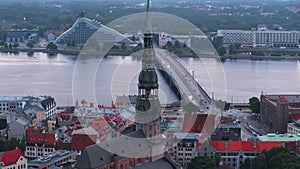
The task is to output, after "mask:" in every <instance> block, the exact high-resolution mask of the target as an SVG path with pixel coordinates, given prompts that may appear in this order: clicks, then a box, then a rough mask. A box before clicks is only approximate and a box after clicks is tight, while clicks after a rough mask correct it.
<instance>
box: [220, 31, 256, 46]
mask: <svg viewBox="0 0 300 169" xmlns="http://www.w3.org/2000/svg"><path fill="white" fill-rule="evenodd" d="M217 36H218V37H223V44H232V43H240V44H254V43H255V32H254V31H250V30H218V31H217Z"/></svg>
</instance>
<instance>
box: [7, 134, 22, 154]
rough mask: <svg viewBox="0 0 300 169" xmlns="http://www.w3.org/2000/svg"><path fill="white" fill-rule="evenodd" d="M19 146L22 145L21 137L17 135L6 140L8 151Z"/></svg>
mask: <svg viewBox="0 0 300 169" xmlns="http://www.w3.org/2000/svg"><path fill="white" fill-rule="evenodd" d="M17 147H20V140H19V139H17V138H15V137H12V138H10V139H9V140H7V141H6V144H5V149H6V151H7V150H13V149H16V148H17Z"/></svg>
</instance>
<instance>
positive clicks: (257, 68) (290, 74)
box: [0, 53, 300, 105]
mask: <svg viewBox="0 0 300 169" xmlns="http://www.w3.org/2000/svg"><path fill="white" fill-rule="evenodd" d="M76 62H77V60H76V57H74V56H68V55H61V54H58V55H57V56H52V57H49V56H47V54H44V53H34V55H33V56H27V54H26V53H19V54H10V53H0V70H1V71H0V79H1V80H0V95H3V96H5V95H10V96H14V95H18V96H19V95H51V96H53V97H54V98H55V99H56V101H57V103H58V105H72V104H73V103H74V102H75V100H76V99H77V100H78V101H79V102H80V100H79V99H78V98H76V99H74V98H73V93H74V92H76V91H74V90H75V89H74V90H73V83H72V81H74V80H77V81H78V80H79V81H80V80H85V78H84V77H83V76H93V74H91V73H87V74H84V72H82V74H81V76H82V79H81V78H80V77H78V76H76V77H75V78H74V76H73V75H74V68H75V64H79V65H80V64H82V63H76ZM183 62H184V63H186V65H187V66H188V69H189V70H190V71H191V72H192V71H194V73H195V78H196V79H197V81H198V82H199V84H201V85H202V86H203V87H204V89H205V90H206V91H207V93H208V94H209V95H210V96H212V95H214V98H215V99H225V98H226V100H227V101H229V102H231V101H234V102H248V99H249V98H250V97H252V96H256V97H259V95H260V94H261V92H264V93H267V94H294V93H298V94H299V93H300V63H299V61H251V60H226V62H223V63H222V64H216V61H215V60H214V59H211V60H210V61H205V66H203V64H201V61H200V60H199V59H193V58H185V59H183ZM140 67H141V62H140V61H138V60H136V59H134V58H132V57H130V56H126V57H124V56H123V57H122V56H109V57H107V58H105V59H103V60H102V61H101V62H100V64H99V66H98V69H97V71H96V72H95V78H94V80H93V81H91V82H87V83H91V84H94V89H93V91H94V92H95V96H96V100H97V103H98V104H103V105H110V104H111V102H112V101H115V99H116V95H125V94H136V93H137V78H138V72H139V69H140ZM87 72H88V71H87ZM215 74H217V76H214V75H215ZM159 83H160V90H159V96H160V100H161V102H162V103H166V102H173V101H176V100H177V99H176V97H175V95H174V94H173V92H172V91H171V90H170V89H169V87H168V85H167V84H166V83H165V81H164V80H163V79H162V78H161V77H160V75H159ZM83 84H84V83H83ZM212 84H213V85H212ZM212 86H214V87H213V88H212ZM77 87H78V86H77ZM79 87H80V86H79ZM219 91H222V92H219ZM82 99H83V98H82ZM87 101H89V100H87Z"/></svg>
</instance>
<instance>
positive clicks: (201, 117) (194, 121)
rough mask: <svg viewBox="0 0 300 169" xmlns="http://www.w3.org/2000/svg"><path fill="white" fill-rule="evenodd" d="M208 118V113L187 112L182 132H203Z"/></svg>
mask: <svg viewBox="0 0 300 169" xmlns="http://www.w3.org/2000/svg"><path fill="white" fill-rule="evenodd" d="M206 118H207V114H192V113H186V114H185V116H184V122H183V126H182V132H185V133H201V131H202V128H203V126H204V124H205V121H206Z"/></svg>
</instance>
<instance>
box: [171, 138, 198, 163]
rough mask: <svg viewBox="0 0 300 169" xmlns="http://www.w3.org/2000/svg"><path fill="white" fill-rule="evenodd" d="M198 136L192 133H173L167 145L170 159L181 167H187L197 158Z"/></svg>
mask: <svg viewBox="0 0 300 169" xmlns="http://www.w3.org/2000/svg"><path fill="white" fill-rule="evenodd" d="M198 139H199V136H198V135H196V134H194V133H175V134H174V138H173V139H171V140H170V141H169V142H168V143H167V147H168V154H169V156H170V158H171V159H172V160H174V161H176V162H177V163H179V164H181V165H182V166H187V165H188V164H189V163H191V160H192V159H193V158H195V157H196V156H197V148H198V146H199V144H198Z"/></svg>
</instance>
